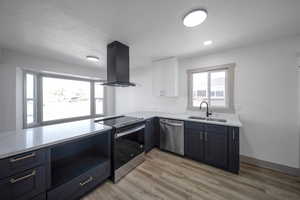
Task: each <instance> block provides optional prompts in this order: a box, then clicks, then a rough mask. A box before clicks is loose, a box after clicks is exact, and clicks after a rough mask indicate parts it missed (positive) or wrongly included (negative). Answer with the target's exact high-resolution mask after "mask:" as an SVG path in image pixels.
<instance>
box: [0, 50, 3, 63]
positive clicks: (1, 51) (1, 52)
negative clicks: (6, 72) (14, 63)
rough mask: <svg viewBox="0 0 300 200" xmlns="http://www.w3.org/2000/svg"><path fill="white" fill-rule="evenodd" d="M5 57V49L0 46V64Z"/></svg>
mask: <svg viewBox="0 0 300 200" xmlns="http://www.w3.org/2000/svg"><path fill="white" fill-rule="evenodd" d="M2 59H3V49H2V48H1V47H0V64H2Z"/></svg>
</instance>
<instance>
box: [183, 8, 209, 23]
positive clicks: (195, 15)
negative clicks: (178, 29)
mask: <svg viewBox="0 0 300 200" xmlns="http://www.w3.org/2000/svg"><path fill="white" fill-rule="evenodd" d="M206 18H207V11H206V10H204V9H196V10H192V11H190V12H188V13H187V14H186V15H185V16H184V17H183V20H182V21H183V24H184V25H185V26H186V27H195V26H198V25H200V24H202V23H203V22H204V21H205V19H206Z"/></svg>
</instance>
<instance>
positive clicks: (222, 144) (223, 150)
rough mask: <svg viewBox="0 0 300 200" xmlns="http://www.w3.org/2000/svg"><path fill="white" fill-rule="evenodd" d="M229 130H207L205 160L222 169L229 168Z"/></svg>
mask: <svg viewBox="0 0 300 200" xmlns="http://www.w3.org/2000/svg"><path fill="white" fill-rule="evenodd" d="M227 137H228V136H227V131H224V132H215V131H209V130H207V129H206V130H205V135H204V141H205V142H204V147H205V148H204V152H205V154H204V160H205V162H206V163H208V164H210V165H212V166H215V167H219V168H222V169H227V168H228V139H227Z"/></svg>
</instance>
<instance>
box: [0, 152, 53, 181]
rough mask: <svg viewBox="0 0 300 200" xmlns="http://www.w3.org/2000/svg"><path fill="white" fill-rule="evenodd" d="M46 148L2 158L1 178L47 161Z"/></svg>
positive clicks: (0, 164) (0, 162) (0, 165)
mask: <svg viewBox="0 0 300 200" xmlns="http://www.w3.org/2000/svg"><path fill="white" fill-rule="evenodd" d="M46 157H47V156H46V150H37V151H32V152H28V153H24V154H19V155H16V156H13V157H10V158H6V159H2V160H0V169H1V170H0V179H1V178H5V177H8V176H11V175H13V174H15V173H18V172H21V171H24V170H27V169H30V168H33V167H36V166H38V165H40V164H42V163H44V162H45V161H46Z"/></svg>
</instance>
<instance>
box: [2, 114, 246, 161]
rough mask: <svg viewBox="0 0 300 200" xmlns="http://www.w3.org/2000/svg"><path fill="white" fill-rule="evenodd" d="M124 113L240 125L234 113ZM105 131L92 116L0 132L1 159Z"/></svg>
mask: <svg viewBox="0 0 300 200" xmlns="http://www.w3.org/2000/svg"><path fill="white" fill-rule="evenodd" d="M126 115H127V116H132V117H138V118H144V119H149V118H152V117H162V118H169V119H177V120H184V121H194V122H202V123H208V124H218V125H225V126H234V127H241V126H242V123H241V122H240V120H239V117H238V115H235V114H221V113H214V115H213V116H212V117H214V118H219V119H226V120H227V122H215V121H206V120H196V119H189V116H202V117H203V114H202V113H201V114H199V113H197V114H195V113H164V112H151V111H143V112H134V113H128V114H126ZM107 130H111V127H109V126H105V125H103V124H100V123H94V119H88V120H81V121H75V122H68V123H62V124H55V125H49V126H41V127H37V128H31V129H24V130H19V131H10V132H2V133H0V159H2V158H6V157H10V156H14V155H17V154H20V153H25V152H28V151H32V150H36V149H40V148H43V147H47V146H51V145H54V144H59V143H63V142H66V141H70V140H74V139H77V138H80V137H85V136H89V135H94V134H98V133H101V132H103V131H107Z"/></svg>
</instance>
